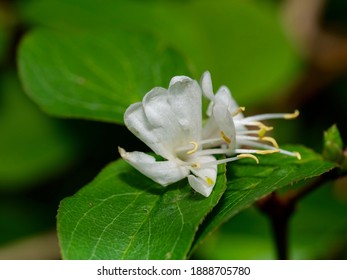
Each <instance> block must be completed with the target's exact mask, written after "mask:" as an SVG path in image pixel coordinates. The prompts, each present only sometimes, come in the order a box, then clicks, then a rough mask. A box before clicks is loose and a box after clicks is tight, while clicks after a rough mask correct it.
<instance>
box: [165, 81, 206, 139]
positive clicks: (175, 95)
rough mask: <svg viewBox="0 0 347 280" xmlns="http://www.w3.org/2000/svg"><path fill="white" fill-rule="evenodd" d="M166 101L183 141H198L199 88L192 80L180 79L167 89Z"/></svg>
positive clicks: (199, 118) (199, 127)
mask: <svg viewBox="0 0 347 280" xmlns="http://www.w3.org/2000/svg"><path fill="white" fill-rule="evenodd" d="M168 91H169V92H168V102H169V104H170V106H171V110H172V112H173V114H174V115H175V118H176V120H177V121H178V123H179V124H180V126H181V129H182V134H184V135H185V138H186V139H185V141H188V142H189V141H199V140H200V138H201V130H202V112H201V107H202V104H201V89H200V86H199V84H198V83H197V82H196V81H194V80H187V79H185V80H181V81H177V82H176V83H174V84H172V85H171V86H170V88H169V90H168Z"/></svg>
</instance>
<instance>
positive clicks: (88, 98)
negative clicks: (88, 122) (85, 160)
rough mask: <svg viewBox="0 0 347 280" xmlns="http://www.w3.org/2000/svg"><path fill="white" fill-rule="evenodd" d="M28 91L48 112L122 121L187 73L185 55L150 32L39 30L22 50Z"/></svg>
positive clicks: (25, 85) (23, 75) (21, 66)
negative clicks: (131, 108) (132, 109)
mask: <svg viewBox="0 0 347 280" xmlns="http://www.w3.org/2000/svg"><path fill="white" fill-rule="evenodd" d="M19 71H20V76H21V78H22V82H23V85H24V88H25V89H26V92H27V93H28V94H29V95H30V96H31V97H32V98H33V99H34V100H35V101H36V102H37V103H38V104H39V105H40V106H41V107H42V108H43V109H44V110H45V111H47V112H49V113H51V114H54V115H58V116H64V117H76V118H86V119H94V120H103V121H110V122H116V123H123V113H124V111H125V109H126V108H127V107H128V106H129V105H130V104H131V103H134V102H137V101H140V100H141V99H142V96H143V95H144V94H145V93H146V92H148V91H149V90H150V89H151V88H152V87H154V86H165V87H166V86H167V85H168V83H169V81H170V78H171V77H172V76H174V75H182V74H187V68H186V67H185V62H184V61H183V59H182V57H181V56H180V55H178V54H177V53H176V52H175V51H174V50H173V49H170V48H168V47H167V46H165V45H164V44H162V43H161V42H160V41H158V40H156V39H154V38H153V37H151V36H149V35H148V34H140V33H132V32H123V31H119V30H113V31H112V32H108V31H105V32H102V31H99V32H87V33H83V32H81V33H67V32H64V33H59V32H53V31H48V30H36V31H34V32H31V33H29V34H28V35H27V36H26V37H25V38H24V40H23V41H22V43H21V46H20V49H19Z"/></svg>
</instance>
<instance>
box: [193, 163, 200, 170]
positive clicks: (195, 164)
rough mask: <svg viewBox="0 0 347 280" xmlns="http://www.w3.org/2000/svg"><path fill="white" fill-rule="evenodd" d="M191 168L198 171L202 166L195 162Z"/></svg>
mask: <svg viewBox="0 0 347 280" xmlns="http://www.w3.org/2000/svg"><path fill="white" fill-rule="evenodd" d="M191 167H193V168H196V169H199V168H201V165H200V163H198V162H195V163H193V164H192V165H191Z"/></svg>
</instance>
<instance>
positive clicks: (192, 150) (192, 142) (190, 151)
mask: <svg viewBox="0 0 347 280" xmlns="http://www.w3.org/2000/svg"><path fill="white" fill-rule="evenodd" d="M189 144H192V145H193V146H194V148H193V149H191V150H189V151H188V152H187V155H191V154H193V153H195V152H196V151H197V150H198V147H199V145H198V143H196V142H194V141H190V142H189Z"/></svg>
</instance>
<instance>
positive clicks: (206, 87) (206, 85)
mask: <svg viewBox="0 0 347 280" xmlns="http://www.w3.org/2000/svg"><path fill="white" fill-rule="evenodd" d="M201 88H202V93H203V94H204V95H205V97H207V98H208V99H209V100H211V101H213V100H214V94H213V86H212V79H211V74H210V72H209V71H205V72H204V74H202V77H201Z"/></svg>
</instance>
